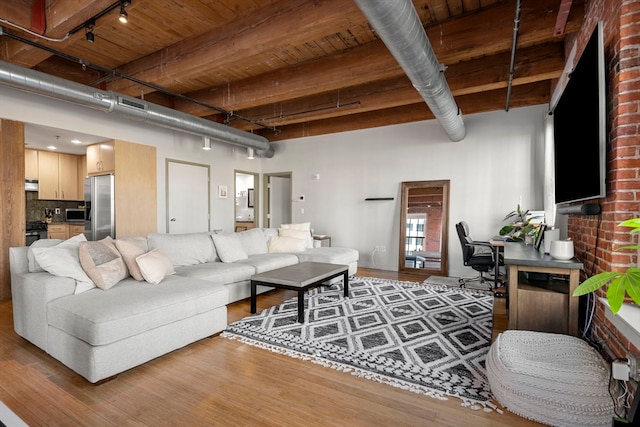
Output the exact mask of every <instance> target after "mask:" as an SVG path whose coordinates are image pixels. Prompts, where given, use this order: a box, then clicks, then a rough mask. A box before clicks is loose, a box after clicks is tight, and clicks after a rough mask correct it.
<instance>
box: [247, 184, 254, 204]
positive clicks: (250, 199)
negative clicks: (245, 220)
mask: <svg viewBox="0 0 640 427" xmlns="http://www.w3.org/2000/svg"><path fill="white" fill-rule="evenodd" d="M247 207H248V208H252V207H253V188H249V189H248V190H247Z"/></svg>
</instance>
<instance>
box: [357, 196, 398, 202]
mask: <svg viewBox="0 0 640 427" xmlns="http://www.w3.org/2000/svg"><path fill="white" fill-rule="evenodd" d="M379 200H393V197H367V198H366V199H364V201H365V202H373V201H379Z"/></svg>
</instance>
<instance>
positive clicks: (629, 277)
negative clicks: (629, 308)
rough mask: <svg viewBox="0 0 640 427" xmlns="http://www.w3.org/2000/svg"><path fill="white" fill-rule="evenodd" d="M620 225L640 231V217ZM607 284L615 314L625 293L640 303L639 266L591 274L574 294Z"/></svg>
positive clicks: (581, 293)
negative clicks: (622, 270)
mask: <svg viewBox="0 0 640 427" xmlns="http://www.w3.org/2000/svg"><path fill="white" fill-rule="evenodd" d="M618 225H619V226H620V227H629V228H631V230H629V233H631V234H635V233H638V232H640V218H632V219H628V220H626V221H623V222H621V223H620V224H618ZM639 247H640V246H638V245H628V246H623V247H620V248H618V249H616V250H625V249H635V250H637V249H638V248H639ZM605 285H609V288H608V289H607V302H608V303H609V308H611V312H612V313H613V314H616V313H618V311H619V310H620V307H622V303H623V302H624V298H625V295H628V296H629V297H631V299H632V300H633V302H635V303H636V304H638V305H640V268H638V267H629V268H627V269H626V270H625V271H624V272H621V271H604V272H602V273H599V274H596V275H595V276H591V277H589V278H588V279H587V280H585V281H584V282H582V283H581V284H580V285H579V286H578V287H577V288H576V290H575V291H574V292H573V296H580V295H585V294H588V293H590V292H595V291H596V290H598V289H600V288H601V287H603V286H605Z"/></svg>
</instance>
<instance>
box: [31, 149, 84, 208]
mask: <svg viewBox="0 0 640 427" xmlns="http://www.w3.org/2000/svg"><path fill="white" fill-rule="evenodd" d="M38 181H39V189H38V198H39V199H42V200H78V199H79V197H78V156H76V155H73V154H65V153H52V152H50V151H39V152H38Z"/></svg>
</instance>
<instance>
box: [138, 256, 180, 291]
mask: <svg viewBox="0 0 640 427" xmlns="http://www.w3.org/2000/svg"><path fill="white" fill-rule="evenodd" d="M136 263H137V264H138V267H139V268H140V273H141V274H142V277H144V280H145V281H146V282H149V283H151V284H152V285H157V284H158V283H160V282H161V281H162V279H164V278H165V277H166V276H168V275H170V274H175V272H176V271H175V270H174V269H173V264H171V260H170V259H169V257H167V256H166V255H165V254H164V252H163V251H161V250H160V249H158V248H156V249H151V250H150V251H149V252H146V253H144V254H142V255H139V256H138V257H137V258H136Z"/></svg>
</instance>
